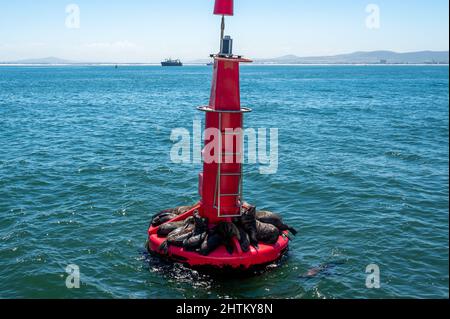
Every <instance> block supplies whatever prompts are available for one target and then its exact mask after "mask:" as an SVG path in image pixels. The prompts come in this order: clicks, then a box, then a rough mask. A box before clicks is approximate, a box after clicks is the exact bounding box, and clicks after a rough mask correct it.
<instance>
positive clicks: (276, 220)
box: [256, 211, 297, 236]
mask: <svg viewBox="0 0 450 319" xmlns="http://www.w3.org/2000/svg"><path fill="white" fill-rule="evenodd" d="M256 219H257V220H259V221H260V222H262V223H266V224H272V225H274V226H275V227H277V228H278V229H279V230H281V231H285V230H289V231H290V232H291V233H292V234H293V235H294V236H295V235H297V231H296V230H295V229H294V228H292V227H290V226H288V225H286V224H285V223H284V222H283V219H282V218H281V216H280V215H278V214H275V213H272V212H268V211H259V212H256Z"/></svg>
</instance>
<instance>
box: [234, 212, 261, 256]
mask: <svg viewBox="0 0 450 319" xmlns="http://www.w3.org/2000/svg"><path fill="white" fill-rule="evenodd" d="M235 223H237V224H238V225H239V226H241V227H242V228H243V229H244V230H245V231H246V232H247V234H248V236H249V238H250V243H251V245H252V246H254V247H255V248H256V249H258V238H257V231H256V207H255V206H250V207H249V208H248V209H247V210H246V211H245V212H244V213H243V214H242V216H241V217H240V218H237V219H236V220H235Z"/></svg>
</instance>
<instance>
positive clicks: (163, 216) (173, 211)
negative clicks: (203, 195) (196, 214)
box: [151, 206, 192, 227]
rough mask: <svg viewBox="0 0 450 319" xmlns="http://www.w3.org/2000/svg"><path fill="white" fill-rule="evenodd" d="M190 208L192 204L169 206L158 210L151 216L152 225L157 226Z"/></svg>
mask: <svg viewBox="0 0 450 319" xmlns="http://www.w3.org/2000/svg"><path fill="white" fill-rule="evenodd" d="M191 208H192V206H179V207H175V208H169V209H165V210H162V211H160V212H159V213H157V214H155V215H153V216H152V222H151V224H152V226H153V227H158V226H159V225H162V224H164V223H166V222H168V221H169V220H171V219H174V218H175V217H177V216H179V215H181V214H184V213H186V212H187V211H189V210H190V209H191Z"/></svg>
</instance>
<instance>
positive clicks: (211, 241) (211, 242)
mask: <svg viewBox="0 0 450 319" xmlns="http://www.w3.org/2000/svg"><path fill="white" fill-rule="evenodd" d="M222 242H223V239H222V236H220V235H219V234H217V233H214V232H209V233H208V234H207V235H206V238H205V239H204V241H203V243H202V244H201V246H200V249H199V250H198V253H199V254H200V255H203V256H208V255H209V254H211V253H212V252H213V251H214V250H216V249H217V248H219V246H220V245H222Z"/></svg>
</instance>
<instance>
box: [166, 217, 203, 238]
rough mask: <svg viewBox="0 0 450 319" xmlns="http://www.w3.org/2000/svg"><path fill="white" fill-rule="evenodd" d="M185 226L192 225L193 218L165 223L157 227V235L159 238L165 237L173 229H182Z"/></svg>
mask: <svg viewBox="0 0 450 319" xmlns="http://www.w3.org/2000/svg"><path fill="white" fill-rule="evenodd" d="M187 224H194V217H192V216H191V217H189V218H187V219H185V220H182V221H179V222H173V223H165V224H162V225H161V226H159V228H158V231H157V234H158V236H159V237H167V236H168V235H169V234H170V233H171V232H173V231H174V230H175V229H177V228H180V227H183V226H185V225H187Z"/></svg>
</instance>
